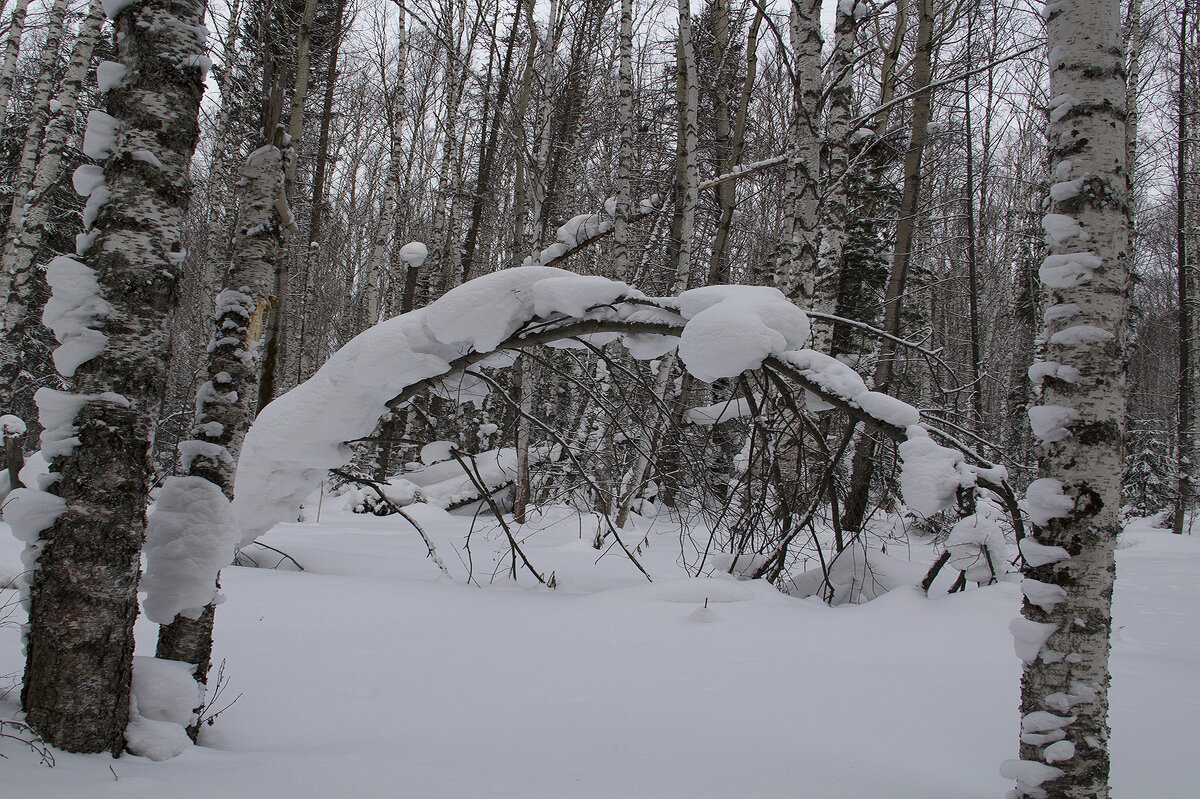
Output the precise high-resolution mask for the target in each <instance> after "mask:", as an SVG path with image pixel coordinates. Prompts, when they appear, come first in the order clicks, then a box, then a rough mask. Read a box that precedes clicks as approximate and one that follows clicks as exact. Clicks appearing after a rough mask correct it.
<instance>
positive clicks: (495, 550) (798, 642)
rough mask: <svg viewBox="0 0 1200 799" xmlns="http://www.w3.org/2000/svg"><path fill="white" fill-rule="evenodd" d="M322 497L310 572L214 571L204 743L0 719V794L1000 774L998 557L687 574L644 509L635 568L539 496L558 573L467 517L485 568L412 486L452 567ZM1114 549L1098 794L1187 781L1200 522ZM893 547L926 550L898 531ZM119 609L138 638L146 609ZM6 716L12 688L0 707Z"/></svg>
mask: <svg viewBox="0 0 1200 799" xmlns="http://www.w3.org/2000/svg"><path fill="white" fill-rule="evenodd" d="M337 505H338V502H337V501H333V502H330V501H328V500H327V501H326V503H325V505H324V508H323V511H322V520H321V523H315V522H310V523H304V524H289V525H281V526H280V527H277V528H276V529H275V530H273V531H272V532H270V533H269V534H268V535H267V536H265V538H264V539H263V540H264V541H266V542H267V543H269V544H270V545H272V546H275V547H278V548H280V549H282V550H285V551H287V552H288V553H289V554H291V555H293V556H294V557H295V558H296V559H297V560H299V561H300V562H301V563H302V564H303V565H304V566H305V568H306V571H305V572H303V573H300V572H296V571H289V570H286V569H282V568H281V569H278V570H274V569H250V568H227V569H225V570H224V572H223V578H222V581H223V584H224V593H225V595H226V596H227V599H228V601H227V602H226V603H225V604H224V605H222V606H221V607H220V608H219V609H218V614H217V632H216V638H217V641H216V660H217V662H218V663H219V662H220V661H221V660H224V661H225V662H226V665H225V673H226V676H227V677H228V680H229V682H228V686H227V688H226V689H225V693H224V697H225V700H226V701H227V700H228V699H232V698H233V697H234V696H238V695H240V698H238V700H237V702H236V703H235V704H234V705H233V706H232V707H230V708H229V709H228V710H226V711H225V712H224V713H223V714H222V715H221V716H220V718H219V719H218V720H217V723H216V724H215V725H214V726H212V727H206V728H205V729H204V731H203V733H202V737H201V746H198V747H193V748H191V749H189V750H188V751H186V752H185V753H184V754H183V755H181V756H179V757H177V758H175V759H172V760H168V761H164V762H159V763H156V762H151V761H149V760H147V759H145V758H140V757H132V756H128V755H127V756H125V757H122V758H121V759H119V760H115V761H114V760H113V759H112V758H110V757H108V756H105V755H94V756H76V755H67V754H57V755H56V758H57V765H56V766H55V767H54V768H53V769H48V768H46V767H44V766H41V765H39V764H38V762H37V759H36V757H34V756H33V755H32V754H30V753H29V752H28V751H26V750H23V749H21V748H20V747H19V746H17V745H16V744H15V743H14V742H12V741H0V753H2V754H4V755H6V756H7V757H8V759H7V760H0V784H2V785H3V786H4V790H3V795H4V796H5V797H9V796H12V797H83V796H87V797H104V796H119V797H124V798H132V797H154V799H159V798H160V797H165V796H170V797H179V798H183V797H205V798H206V799H207V798H208V797H211V796H214V795H218V796H224V797H276V796H278V797H300V798H301V799H306V798H307V797H331V796H338V797H342V796H345V797H396V796H399V797H416V798H418V799H419V798H421V797H466V798H471V799H473V798H474V797H556V798H557V797H605V798H606V799H610V798H612V797H654V798H655V799H665V798H667V797H689V798H691V797H741V796H747V797H749V796H791V797H822V798H824V799H837V798H839V797H843V798H845V799H860V798H862V797H887V799H908V798H909V797H911V799H939V797H944V799H971V798H972V797H980V799H982V798H983V797H999V796H1002V795H1003V794H1004V792H1005V790H1007V789H1008V788H1009V787H1010V786H1009V785H1008V783H1007V781H1006V780H1004V779H1003V778H1001V777H1000V776H999V773H998V770H997V769H998V765H999V763H1000V761H1002V760H1004V759H1006V758H1010V757H1013V756H1015V751H1016V730H1017V723H1018V714H1017V695H1018V680H1019V675H1020V663H1019V661H1018V660H1017V658H1016V656H1015V655H1014V653H1013V649H1012V642H1011V639H1010V636H1009V632H1008V622H1009V620H1010V619H1012V618H1013V617H1014V616H1015V615H1016V614H1017V612H1018V601H1019V596H1020V594H1019V590H1018V587H1017V584H1016V583H1015V582H1002V583H1000V584H998V585H995V586H992V587H990V588H984V589H972V590H968V591H966V592H964V593H960V594H956V595H953V596H945V595H942V596H937V597H935V598H930V599H926V598H925V597H923V596H922V595H921V594H920V593H919V592H918V591H917V590H916V589H915V588H908V587H901V588H898V589H896V590H894V591H892V592H890V593H888V594H886V595H884V596H883V597H881V598H879V599H876V600H874V601H872V602H870V603H868V604H866V605H861V606H843V607H837V608H829V607H826V606H824V605H823V604H821V603H820V602H818V601H817V600H813V599H806V600H801V599H794V598H791V597H787V596H783V595H781V594H779V593H777V592H776V591H774V590H773V589H772V588H771V587H770V586H768V585H766V584H764V583H761V582H738V581H735V580H732V579H731V578H728V577H720V576H716V577H711V578H688V577H687V576H686V574H685V572H684V571H683V569H682V568H681V566H680V565H679V563H678V561H679V559H680V557H681V545H680V536H679V531H678V529H674V528H672V527H671V525H670V524H668V523H667V522H665V521H662V520H660V521H659V522H657V523H655V524H654V525H650V526H647V525H648V523H647V522H646V521H645V520H640V521H639V523H640V524H641V525H642V527H641V528H640V529H639V530H638V531H637V532H632V531H631V532H629V533H627V534H626V535H625V536H623V537H624V538H625V540H626V542H627V543H629V545H630V546H634V545H636V544H637V543H638V542H639V541H642V539H643V537H644V538H645V541H642V544H643V545H642V549H641V555H640V558H641V559H642V561H643V563H644V564H645V565H646V567H647V569H648V570H649V571H650V573H651V574H652V575H653V576H654V578H655V580H654V583H653V584H651V583H648V582H647V581H646V579H645V578H644V577H642V576H641V574H639V573H638V572H637V571H636V570H635V569H634V567H633V566H632V565H631V564H630V563H629V561H628V560H627V559H626V558H625V556H624V555H623V553H622V552H621V551H620V549H619V548H617V547H612V548H610V549H607V550H606V551H605V552H604V553H603V554H601V553H598V552H597V551H596V550H594V549H593V548H592V547H591V545H590V541H591V538H592V535H593V533H594V526H592V525H594V522H590V523H589V522H588V521H587V520H581V519H580V518H579V517H578V516H570V515H567V514H566V513H565V512H558V513H553V514H550V515H549V516H548V517H544V518H539V519H536V520H534V521H533V522H532V523H531V524H530V525H528V526H526V527H525V528H524V530H523V531H522V536H524V547H525V548H526V551H527V553H528V554H529V557H530V559H531V561H532V562H533V564H534V566H536V567H537V568H538V569H539V570H542V571H543V572H544V573H545V574H546V575H547V576H548V575H549V573H550V572H551V571H553V572H554V574H555V579H556V580H557V582H558V584H559V587H558V589H557V590H550V589H547V588H542V587H537V586H535V584H534V581H533V578H532V577H531V576H530V575H529V574H528V573H525V572H522V573H520V574H519V580H518V582H517V583H516V584H514V583H513V582H512V581H510V580H508V579H505V578H504V577H503V576H497V578H496V579H495V580H493V579H492V575H493V572H494V571H495V570H496V568H497V557H499V556H501V555H503V554H504V553H506V551H507V543H506V542H505V539H504V537H503V533H502V532H499V531H497V530H494V529H489V528H488V527H487V526H486V525H482V524H477V526H476V529H475V531H474V533H473V534H472V536H471V545H470V550H471V554H470V560H471V561H472V562H473V565H474V572H473V573H474V577H475V580H476V581H477V582H478V583H479V584H478V585H476V584H474V583H471V584H468V583H467V580H466V573H467V565H466V563H467V561H468V553H467V551H466V549H465V547H464V543H465V540H466V535H467V531H468V529H469V527H470V522H471V520H470V518H469V517H461V516H453V517H452V516H449V515H447V514H445V513H444V512H443V511H441V510H437V509H434V508H430V507H428V506H423V505H413V506H410V507H409V508H408V510H409V511H410V513H412V515H413V516H414V518H415V519H416V520H417V521H418V522H419V523H421V524H422V526H423V527H424V528H425V529H426V530H427V531H428V532H429V534H430V535H431V537H432V538H433V539H434V541H435V543H436V544H437V546H438V549H439V553H440V554H441V556H442V558H443V560H444V561H445V562H446V564H447V566H448V567H449V569H450V572H451V574H452V575H453V580H447V579H446V578H443V577H440V575H439V572H438V570H437V568H436V567H435V566H434V564H433V563H432V562H431V561H430V560H428V559H427V558H426V557H425V551H424V545H423V544H422V542H421V540H420V538H419V537H418V536H417V534H416V533H415V531H413V530H412V529H411V528H410V527H408V526H407V523H406V522H404V521H403V520H402V519H400V518H398V517H396V516H391V517H385V518H377V517H373V516H360V515H352V514H349V513H346V512H343V511H339V510H336V506H337ZM18 546H19V544H18V542H16V541H15V540H14V539H13V538H12V537H11V536H10V535H9V534H8V531H7V529H3V530H0V580H3V579H4V578H5V577H6V576H8V574H9V573H12V572H15V571H16V570H17V569H18V568H19V566H18V564H19V560H18ZM1123 546H1124V548H1123V549H1121V551H1120V552H1119V554H1118V573H1117V590H1116V621H1115V633H1114V636H1113V641H1114V643H1113V646H1114V650H1113V663H1112V667H1113V674H1114V677H1113V686H1112V691H1111V701H1112V714H1111V717H1112V727H1113V736H1112V756H1113V775H1112V780H1113V786H1114V796H1117V797H1130V798H1131V799H1140V797H1156V798H1157V799H1170V798H1171V797H1180V799H1183V798H1184V797H1187V798H1188V799H1190V797H1193V796H1195V795H1196V786H1197V785H1200V759H1198V758H1196V757H1195V756H1194V755H1193V751H1194V749H1195V742H1196V741H1197V740H1200V682H1198V681H1197V680H1196V679H1195V672H1196V666H1195V664H1196V663H1198V662H1200V613H1197V608H1200V541H1197V540H1196V539H1195V538H1192V537H1183V538H1179V537H1174V536H1171V535H1170V534H1168V533H1165V532H1162V531H1157V530H1152V529H1150V528H1149V527H1148V526H1147V525H1146V524H1144V523H1139V524H1135V525H1133V526H1132V527H1131V529H1130V530H1129V531H1128V532H1127V533H1126V535H1125V540H1124V545H1123ZM889 552H890V553H891V554H893V555H895V554H897V552H896V548H895V547H893V548H892V549H890V550H889ZM259 554H260V555H261V559H262V560H263V561H264V562H265V563H268V564H270V563H274V560H275V559H278V556H272V553H270V552H260V553H259ZM598 556H599V560H597V557H598ZM911 557H912V558H913V559H915V560H918V561H926V560H928V559H930V558H931V557H932V555H931V551H930V550H929V549H928V548H927V547H926V546H923V545H920V544H917V545H914V546H913V547H912V549H911ZM689 558H690V553H689ZM504 571H505V569H504V568H503V567H502V568H500V572H501V575H502V574H503V572H504ZM918 571H919V570H918ZM12 595H13V592H12V591H4V592H0V601H3V599H7V598H11V597H12ZM706 599H707V600H708V602H707V604H708V607H707V609H706V608H705V607H704V605H705V600H706ZM137 634H138V641H139V644H140V645H139V652H140V653H141V654H147V655H149V654H153V648H154V636H155V627H154V625H152V624H150V623H149V622H147V621H145V620H144V619H143V620H141V621H140V622H139V627H138V630H137ZM21 666H22V658H21V653H20V642H19V636H18V634H17V631H16V630H15V629H13V628H11V627H6V628H4V629H0V674H15V673H19V671H20V669H21ZM12 682H13V681H12V679H7V680H4V681H3V684H4V685H11V684H12ZM16 713H17V704H16V696H15V694H14V693H10V694H9V695H8V696H7V697H6V698H5V699H3V700H0V718H11V717H13V716H14V715H15V714H16ZM110 767H111V770H110Z"/></svg>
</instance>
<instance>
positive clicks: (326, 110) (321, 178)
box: [296, 0, 348, 384]
mask: <svg viewBox="0 0 1200 799" xmlns="http://www.w3.org/2000/svg"><path fill="white" fill-rule="evenodd" d="M347 2H348V0H337V6H336V8H337V11H336V12H335V16H334V23H333V24H334V27H335V29H336V31H337V33H336V35H335V36H334V40H333V45H332V46H331V47H330V51H329V65H328V68H327V69H326V72H325V98H324V100H323V101H322V105H321V132H320V133H319V134H318V135H317V155H316V159H315V163H314V165H313V185H312V197H311V198H310V210H309V217H308V246H307V247H306V248H305V249H304V255H303V259H304V296H303V297H302V299H301V304H300V308H301V310H300V332H299V335H298V336H297V343H298V346H299V348H300V352H299V357H298V358H297V369H298V371H297V373H296V382H297V383H298V384H299V383H302V382H304V381H305V380H307V379H308V378H309V376H311V375H312V374H313V372H315V371H316V370H317V367H318V366H319V365H320V364H319V363H318V357H317V341H318V340H319V339H318V337H316V336H314V335H313V332H312V324H311V322H312V320H311V319H310V318H309V317H310V316H311V314H310V303H311V302H312V301H313V298H314V296H315V295H316V293H317V283H318V280H319V278H320V275H321V272H322V269H321V252H320V249H321V247H320V243H321V232H322V230H321V227H322V220H323V219H324V214H325V209H324V205H325V181H326V175H327V170H328V164H329V129H330V126H331V124H332V122H333V95H334V91H335V90H336V89H337V82H338V56H339V55H340V54H341V48H342V28H343V25H342V20H343V18H344V16H345V13H346V5H347Z"/></svg>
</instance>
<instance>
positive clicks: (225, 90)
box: [203, 0, 242, 296]
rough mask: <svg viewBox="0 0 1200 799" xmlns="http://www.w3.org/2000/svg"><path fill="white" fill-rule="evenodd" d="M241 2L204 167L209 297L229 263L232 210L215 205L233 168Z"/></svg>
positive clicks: (232, 23) (224, 53) (224, 58)
mask: <svg viewBox="0 0 1200 799" xmlns="http://www.w3.org/2000/svg"><path fill="white" fill-rule="evenodd" d="M241 2H242V0H233V2H232V3H231V5H230V7H229V28H228V30H226V32H225V39H224V40H223V41H222V43H221V64H222V66H223V67H224V71H223V72H222V73H221V83H220V94H221V107H220V110H219V111H218V112H217V122H216V124H215V125H214V126H213V128H214V130H213V149H212V155H211V156H210V158H209V164H208V187H207V188H208V197H209V203H208V209H207V210H208V259H207V260H208V263H207V264H206V266H205V275H204V283H205V285H204V289H205V291H204V294H203V296H211V295H213V294H215V293H216V291H215V289H216V287H217V285H218V284H219V282H220V281H219V275H220V272H221V268H222V267H224V266H225V265H226V264H227V263H228V261H229V240H230V238H231V237H230V235H229V229H230V224H229V219H230V215H231V212H232V210H233V209H232V208H231V207H229V206H230V205H231V204H230V203H225V202H218V201H217V198H218V197H220V196H222V195H223V196H228V194H225V192H229V193H230V194H231V193H232V192H231V191H229V190H230V188H231V187H230V184H231V183H232V181H231V180H230V176H231V173H232V172H233V171H234V170H233V165H232V164H230V160H231V159H230V157H229V148H230V145H231V141H230V139H231V133H232V130H233V108H234V101H235V98H234V90H233V81H234V77H235V76H236V75H237V70H236V69H235V68H234V64H235V62H236V59H237V47H238V35H239V34H240V32H241V8H242V6H241Z"/></svg>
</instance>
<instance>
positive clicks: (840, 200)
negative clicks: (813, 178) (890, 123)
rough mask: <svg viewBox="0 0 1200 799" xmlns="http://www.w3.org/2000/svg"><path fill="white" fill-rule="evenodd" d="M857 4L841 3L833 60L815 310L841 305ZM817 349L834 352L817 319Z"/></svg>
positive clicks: (829, 331)
mask: <svg viewBox="0 0 1200 799" xmlns="http://www.w3.org/2000/svg"><path fill="white" fill-rule="evenodd" d="M861 8H862V6H860V5H859V3H857V2H850V3H839V4H838V7H837V9H836V10H835V12H834V14H835V15H836V16H835V17H834V27H833V37H834V38H833V51H832V53H831V54H830V57H829V66H828V67H827V70H828V72H827V75H828V84H829V91H828V98H829V100H828V102H829V125H828V128H827V134H826V143H827V150H828V153H829V157H828V158H829V168H828V169H829V171H828V178H827V180H826V182H825V185H826V190H825V192H824V193H825V208H824V212H823V213H822V215H821V222H822V228H821V249H820V258H819V261H818V268H817V275H816V285H815V286H814V291H815V292H816V293H815V296H814V298H813V310H815V311H820V312H822V313H833V311H834V306H835V304H836V302H837V292H838V285H839V277H840V275H841V271H842V265H843V260H844V256H843V251H844V250H845V246H846V226H847V223H848V216H849V210H848V202H849V199H848V188H849V187H848V186H847V182H848V177H849V176H848V172H849V171H850V149H849V144H850V120H851V118H852V117H853V104H854V49H855V42H856V41H857V39H858V12H859V10H860V9H861ZM812 336H813V349H815V350H816V351H817V352H828V351H829V348H830V344H831V343H832V340H833V326H832V325H831V324H830V323H828V322H823V321H820V320H817V319H814V320H812Z"/></svg>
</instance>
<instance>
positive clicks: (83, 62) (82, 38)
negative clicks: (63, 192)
mask: <svg viewBox="0 0 1200 799" xmlns="http://www.w3.org/2000/svg"><path fill="white" fill-rule="evenodd" d="M103 20H104V9H103V6H102V5H101V3H100V2H99V0H95V2H93V3H92V4H91V7H90V9H89V11H88V16H87V17H86V18H85V19H84V21H83V24H82V25H81V26H80V28H79V36H78V38H76V40H75V45H74V47H73V48H72V49H71V58H70V61H69V62H68V63H67V70H66V72H65V73H64V75H63V76H62V80H61V82H60V84H59V85H60V87H61V88H60V89H59V92H58V97H57V98H56V99H57V102H58V110H57V111H56V112H55V113H54V114H53V116H52V117H51V119H50V120H49V124H47V125H46V129H45V138H43V139H42V146H41V153H40V155H39V157H38V159H37V167H36V169H35V170H34V172H33V177H32V181H31V183H30V184H29V187H28V192H27V195H28V204H27V206H26V208H25V210H24V214H23V217H22V218H20V219H18V218H17V217H16V216H15V215H14V217H12V221H13V222H14V223H15V224H10V226H9V236H8V238H7V239H6V241H5V246H4V260H3V264H4V282H3V285H4V286H5V287H6V288H7V292H6V294H5V295H4V296H7V302H6V304H5V306H4V311H3V334H4V339H3V341H0V348H3V352H2V354H0V386H4V387H5V388H6V389H7V388H8V387H10V386H12V385H13V381H14V380H15V379H16V377H17V373H19V372H20V370H21V368H22V367H21V362H22V355H23V353H24V351H25V348H24V346H23V345H22V342H23V339H24V337H25V333H26V331H27V329H28V327H29V325H31V324H38V323H39V322H38V321H36V320H35V319H34V318H33V316H34V315H36V314H37V312H38V311H39V310H40V308H38V307H36V303H33V297H32V296H31V295H32V291H31V289H32V286H31V283H30V277H31V275H32V271H31V270H32V268H33V261H34V259H35V258H36V257H37V254H38V252H39V251H40V250H41V247H42V241H43V240H44V239H45V235H46V222H47V220H48V219H49V217H50V206H51V200H50V196H49V189H50V187H51V186H53V185H54V183H55V182H56V181H57V180H58V177H59V172H60V170H61V168H62V155H63V145H64V144H65V143H66V140H67V135H68V134H69V133H70V132H71V126H72V123H73V122H74V121H75V107H76V104H77V102H78V100H79V90H80V88H82V86H83V78H84V76H85V75H87V71H88V66H89V65H90V64H91V61H92V50H93V48H94V47H95V45H96V39H97V38H99V36H100V24H101V22H102V21H103ZM56 49H57V48H56ZM39 133H40V131H39ZM27 143H28V142H27ZM15 205H16V203H15V201H14V213H15ZM0 290H3V289H0Z"/></svg>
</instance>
